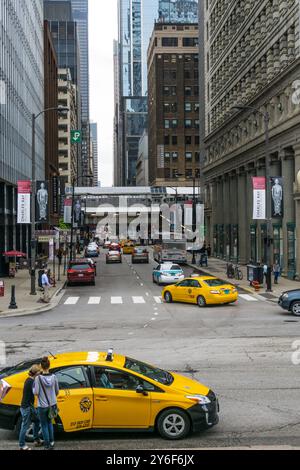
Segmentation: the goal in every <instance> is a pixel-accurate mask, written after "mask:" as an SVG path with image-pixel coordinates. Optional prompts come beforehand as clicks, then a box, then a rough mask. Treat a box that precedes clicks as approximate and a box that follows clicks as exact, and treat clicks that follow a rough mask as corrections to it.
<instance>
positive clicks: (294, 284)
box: [188, 256, 300, 300]
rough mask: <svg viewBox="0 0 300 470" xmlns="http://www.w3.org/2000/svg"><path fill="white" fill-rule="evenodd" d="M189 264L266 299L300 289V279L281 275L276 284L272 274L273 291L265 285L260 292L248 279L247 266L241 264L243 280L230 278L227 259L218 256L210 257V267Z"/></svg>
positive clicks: (275, 297)
mask: <svg viewBox="0 0 300 470" xmlns="http://www.w3.org/2000/svg"><path fill="white" fill-rule="evenodd" d="M189 259H190V260H191V259H192V256H190V258H189ZM198 260H199V256H197V262H198ZM188 264H189V266H191V267H192V268H196V269H199V270H201V271H202V272H203V273H205V274H208V275H212V276H215V277H218V278H219V279H222V280H224V281H226V282H229V283H231V284H234V285H236V286H238V287H240V288H242V289H244V290H245V291H247V292H250V293H251V294H254V293H255V294H258V295H260V296H262V297H265V298H266V299H269V300H272V299H278V297H279V296H280V295H281V294H282V292H283V291H285V290H291V289H300V282H299V281H291V280H290V279H286V278H284V277H280V278H279V280H278V284H274V277H273V276H272V292H271V293H266V288H265V286H262V287H261V288H260V290H259V291H258V292H256V291H255V289H254V288H253V287H251V286H250V282H249V281H247V266H239V268H240V270H241V271H242V273H243V276H244V278H243V280H242V281H237V280H235V279H228V278H227V275H226V264H227V263H226V261H224V260H220V259H218V258H213V257H210V258H208V267H205V266H204V267H203V268H202V267H201V266H199V265H198V264H197V265H193V264H192V263H191V261H190V262H189V263H188Z"/></svg>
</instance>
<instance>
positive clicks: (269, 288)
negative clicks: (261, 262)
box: [232, 104, 272, 292]
mask: <svg viewBox="0 0 300 470" xmlns="http://www.w3.org/2000/svg"><path fill="white" fill-rule="evenodd" d="M232 109H237V110H239V111H244V110H250V111H254V112H255V113H257V114H260V115H261V116H262V117H263V120H264V127H265V154H266V155H265V161H266V223H267V237H266V240H265V243H266V246H267V250H266V251H267V266H268V270H267V289H266V290H267V292H272V258H271V240H272V236H271V232H272V210H271V198H270V197H269V195H270V193H271V180H270V176H271V175H270V158H269V156H270V146H269V143H270V136H269V123H270V115H269V113H268V112H267V111H266V112H264V113H263V112H262V111H260V110H259V109H257V108H255V107H254V106H247V105H242V104H239V105H236V106H233V108H232Z"/></svg>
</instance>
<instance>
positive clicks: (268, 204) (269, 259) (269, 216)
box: [264, 112, 272, 292]
mask: <svg viewBox="0 0 300 470" xmlns="http://www.w3.org/2000/svg"><path fill="white" fill-rule="evenodd" d="M269 122H270V116H269V113H268V112H266V113H265V114H264V125H265V145H266V222H267V237H266V241H265V243H266V244H267V250H266V251H267V266H268V270H267V279H266V281H267V289H266V291H267V292H272V253H271V242H272V205H271V180H270V145H269V143H270V136H269Z"/></svg>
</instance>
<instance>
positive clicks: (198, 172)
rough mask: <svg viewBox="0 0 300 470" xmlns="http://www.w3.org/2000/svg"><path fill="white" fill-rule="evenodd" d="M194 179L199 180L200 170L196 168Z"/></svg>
mask: <svg viewBox="0 0 300 470" xmlns="http://www.w3.org/2000/svg"><path fill="white" fill-rule="evenodd" d="M195 178H200V169H199V168H196V170H195Z"/></svg>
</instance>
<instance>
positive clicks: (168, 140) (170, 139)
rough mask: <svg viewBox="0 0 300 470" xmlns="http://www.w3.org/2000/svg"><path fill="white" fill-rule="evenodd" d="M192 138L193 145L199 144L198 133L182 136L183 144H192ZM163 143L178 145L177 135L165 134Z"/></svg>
mask: <svg viewBox="0 0 300 470" xmlns="http://www.w3.org/2000/svg"><path fill="white" fill-rule="evenodd" d="M193 140H194V143H195V145H199V144H200V137H199V135H195V136H191V135H186V136H185V138H184V141H185V145H193ZM164 145H178V137H177V135H172V136H171V135H165V136H164Z"/></svg>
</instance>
